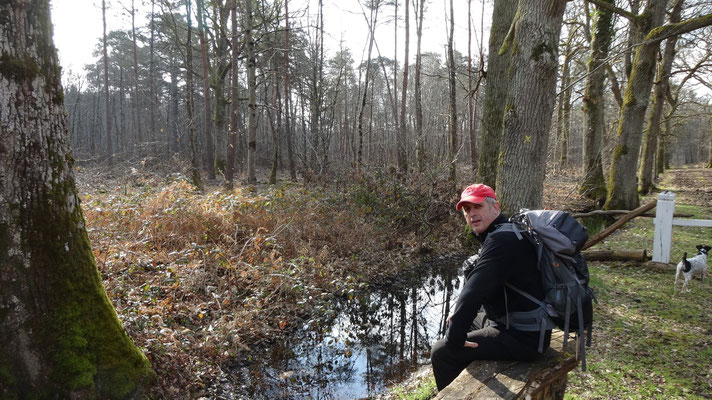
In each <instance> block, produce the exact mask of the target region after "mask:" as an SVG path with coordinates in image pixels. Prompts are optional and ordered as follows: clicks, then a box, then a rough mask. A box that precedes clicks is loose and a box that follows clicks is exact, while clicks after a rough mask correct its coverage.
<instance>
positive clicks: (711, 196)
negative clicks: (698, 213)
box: [658, 166, 712, 207]
mask: <svg viewBox="0 0 712 400" xmlns="http://www.w3.org/2000/svg"><path fill="white" fill-rule="evenodd" d="M658 187H659V188H660V189H661V190H669V191H672V192H675V195H676V196H675V197H676V198H675V201H676V202H678V203H683V204H693V205H698V206H706V207H710V206H712V168H702V166H690V167H684V168H675V169H669V170H667V171H665V174H663V176H662V180H661V181H660V183H659V184H658Z"/></svg>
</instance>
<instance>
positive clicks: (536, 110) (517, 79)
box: [497, 0, 566, 213]
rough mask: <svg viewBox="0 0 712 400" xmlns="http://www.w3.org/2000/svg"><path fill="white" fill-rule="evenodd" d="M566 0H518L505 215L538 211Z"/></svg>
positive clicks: (502, 163) (505, 148) (506, 131)
mask: <svg viewBox="0 0 712 400" xmlns="http://www.w3.org/2000/svg"><path fill="white" fill-rule="evenodd" d="M565 8H566V1H564V0H546V1H544V0H520V2H519V8H518V10H517V20H516V21H514V31H513V32H512V34H513V37H512V38H511V39H509V40H511V42H509V41H508V42H507V43H505V45H504V48H505V49H506V48H507V47H508V45H511V48H512V49H513V50H512V53H513V54H512V63H511V69H510V71H511V72H510V79H509V93H508V95H507V103H506V104H507V105H506V108H505V113H504V124H503V126H504V128H503V133H502V144H501V149H502V152H501V156H500V160H499V168H498V170H497V194H498V197H499V200H500V202H501V204H502V208H503V209H504V211H505V212H507V213H511V212H515V211H518V210H519V209H520V208H530V209H534V208H540V207H541V201H542V196H543V190H544V175H545V172H546V156H547V147H548V142H549V127H550V126H551V114H552V111H553V110H554V100H555V89H556V70H557V68H558V48H559V46H558V44H559V34H560V32H561V24H562V22H563V16H564V9H565Z"/></svg>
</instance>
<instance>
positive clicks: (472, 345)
mask: <svg viewBox="0 0 712 400" xmlns="http://www.w3.org/2000/svg"><path fill="white" fill-rule="evenodd" d="M465 347H472V348H473V349H476V348H477V347H479V345H478V344H477V343H476V342H468V341H467V340H465Z"/></svg>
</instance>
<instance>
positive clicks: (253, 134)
mask: <svg viewBox="0 0 712 400" xmlns="http://www.w3.org/2000/svg"><path fill="white" fill-rule="evenodd" d="M253 20H254V16H253V13H252V0H247V1H245V27H244V32H245V40H246V42H247V97H248V99H247V182H248V183H250V184H254V183H257V174H256V170H255V168H256V163H257V154H256V153H257V95H256V92H257V76H256V75H255V73H256V69H257V66H256V62H257V60H256V56H255V38H254V36H253Z"/></svg>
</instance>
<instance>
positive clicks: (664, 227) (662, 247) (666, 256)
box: [653, 192, 675, 263]
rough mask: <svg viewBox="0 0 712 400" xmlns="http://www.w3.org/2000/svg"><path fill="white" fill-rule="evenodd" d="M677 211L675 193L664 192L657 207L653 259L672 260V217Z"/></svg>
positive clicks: (659, 196)
mask: <svg viewBox="0 0 712 400" xmlns="http://www.w3.org/2000/svg"><path fill="white" fill-rule="evenodd" d="M674 213H675V193H672V192H662V193H660V194H659V195H658V204H657V205H656V207H655V220H654V222H655V238H654V239H653V261H656V262H661V263H669V262H670V245H671V244H672V217H673V214H674Z"/></svg>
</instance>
